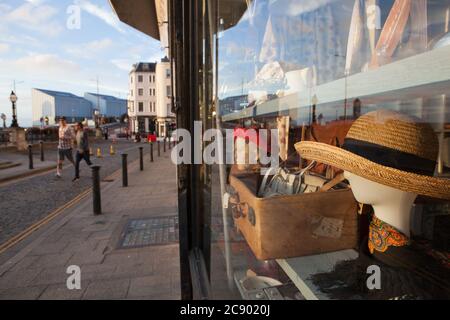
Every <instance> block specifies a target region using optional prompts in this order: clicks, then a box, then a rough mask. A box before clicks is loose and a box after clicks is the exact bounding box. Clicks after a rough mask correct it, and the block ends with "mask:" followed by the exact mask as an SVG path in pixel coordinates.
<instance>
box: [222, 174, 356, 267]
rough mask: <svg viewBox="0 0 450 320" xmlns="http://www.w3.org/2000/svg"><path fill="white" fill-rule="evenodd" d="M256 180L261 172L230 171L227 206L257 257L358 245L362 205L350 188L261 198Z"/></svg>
mask: <svg viewBox="0 0 450 320" xmlns="http://www.w3.org/2000/svg"><path fill="white" fill-rule="evenodd" d="M258 180H259V175H258V174H242V175H230V194H231V197H230V205H229V207H231V209H232V211H233V218H234V220H235V223H236V226H237V228H238V229H239V230H240V231H241V233H242V234H243V236H244V237H245V239H246V241H247V243H248V244H249V246H250V248H251V249H252V251H253V253H254V254H255V256H256V258H257V259H259V260H269V259H280V258H291V257H300V256H306V255H314V254H320V253H325V252H332V251H338V250H344V249H350V248H356V247H357V243H358V240H357V239H358V223H357V207H358V206H357V203H356V200H355V199H354V197H353V194H352V192H351V190H350V189H342V190H330V191H327V192H316V193H309V194H298V195H290V196H278V197H273V198H258V197H257V196H256V194H257V191H256V190H257V188H258Z"/></svg>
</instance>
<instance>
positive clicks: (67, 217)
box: [0, 146, 180, 300]
mask: <svg viewBox="0 0 450 320" xmlns="http://www.w3.org/2000/svg"><path fill="white" fill-rule="evenodd" d="M133 149H137V146H134V148H133ZM118 158H120V156H119V157H118ZM154 158H155V162H153V163H151V162H150V159H149V155H148V153H147V154H146V156H145V159H144V167H145V168H144V171H143V172H141V171H139V162H138V161H134V162H131V161H132V160H130V164H129V168H128V171H129V187H128V188H123V187H122V179H121V172H120V171H116V172H114V173H112V174H109V175H108V176H107V177H102V183H101V189H102V193H101V197H102V209H103V213H102V215H98V216H94V215H93V213H92V195H91V193H90V192H89V190H88V191H85V192H83V193H80V195H79V196H78V197H75V198H73V199H71V200H70V201H68V202H67V201H66V202H65V203H64V204H63V205H62V206H61V207H59V209H57V210H55V211H53V212H52V213H50V214H49V213H48V212H47V214H46V215H44V216H43V217H41V219H40V220H38V221H37V222H35V223H33V224H32V225H30V226H29V227H28V228H27V229H25V230H23V231H22V232H20V233H18V234H16V235H14V236H13V237H11V238H9V239H8V240H6V242H3V245H1V246H0V299H7V300H10V299H30V300H36V299H57V300H65V299H95V300H97V299H180V280H179V278H180V266H179V253H178V250H179V249H178V248H179V247H178V242H177V240H176V239H173V238H170V237H169V236H173V235H174V234H177V230H176V228H174V226H171V228H166V227H164V228H165V229H164V230H163V231H161V230H157V229H148V230H151V232H149V233H147V234H144V235H143V234H142V233H129V232H128V231H130V230H131V229H132V227H133V226H136V223H138V222H139V221H140V226H141V227H142V226H144V227H148V226H150V225H152V223H153V225H155V223H156V224H158V223H160V222H161V221H162V220H161V219H164V218H165V217H166V218H167V219H168V218H171V219H172V220H173V219H175V217H177V214H178V210H177V184H176V166H175V165H174V164H172V161H171V160H170V150H167V152H166V153H163V152H161V157H160V158H159V157H158V156H157V153H156V152H155V157H154ZM110 160H112V159H110ZM114 161H116V162H117V158H114ZM106 162H107V161H105V162H104V163H103V164H106ZM109 162H111V161H109ZM82 170H83V169H82ZM101 170H103V168H102V169H101ZM84 171H87V170H86V169H84ZM82 172H83V171H82ZM67 179H68V177H67ZM67 179H66V180H64V179H63V181H64V182H65V183H66V184H68V183H69V182H68V181H67ZM82 180H83V179H82ZM80 182H82V181H80ZM0 191H2V190H1V189H0ZM47 193H48V192H47ZM54 196H56V194H54ZM8 202H11V201H10V200H9V201H8ZM1 203H2V206H3V205H4V204H5V202H4V201H3V200H2V201H1ZM2 215H3V214H2ZM158 217H159V218H158ZM152 218H155V219H156V218H158V219H159V220H153V222H152V223H151V222H148V221H147V220H146V219H152ZM142 221H147V222H146V223H142ZM158 221H159V222H158ZM164 223H166V224H167V221H165V222H164ZM159 226H160V227H161V228H162V226H163V224H160V225H159ZM133 230H134V231H136V230H138V229H133ZM133 235H134V237H133ZM125 239H128V240H127V241H128V242H126V241H125ZM152 239H153V240H154V241H153V240H152ZM155 239H156V240H157V241H156V240H155ZM11 240H12V241H11ZM149 240H152V241H153V242H152V241H149ZM139 241H141V242H142V243H144V245H142V246H140V245H139ZM5 244H6V246H5ZM69 266H76V267H79V268H80V271H81V273H80V280H81V288H80V289H73V290H70V289H68V286H67V283H66V282H67V281H68V278H69V277H70V276H71V274H70V273H67V271H68V267H69Z"/></svg>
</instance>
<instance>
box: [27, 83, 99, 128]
mask: <svg viewBox="0 0 450 320" xmlns="http://www.w3.org/2000/svg"><path fill="white" fill-rule="evenodd" d="M31 97H32V108H33V125H40V124H41V119H42V118H43V119H45V118H48V120H49V121H48V124H49V125H54V124H56V123H57V122H58V119H59V118H60V117H66V119H67V121H69V122H76V121H83V120H84V119H91V118H92V112H93V111H92V104H91V102H89V101H88V100H86V99H85V98H83V97H79V96H76V95H74V94H72V93H68V92H59V91H52V90H44V89H32V92H31Z"/></svg>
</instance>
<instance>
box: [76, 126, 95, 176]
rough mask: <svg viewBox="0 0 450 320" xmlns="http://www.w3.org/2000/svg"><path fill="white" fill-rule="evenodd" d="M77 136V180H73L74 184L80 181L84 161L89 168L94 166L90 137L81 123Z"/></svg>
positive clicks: (77, 127)
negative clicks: (90, 151)
mask: <svg viewBox="0 0 450 320" xmlns="http://www.w3.org/2000/svg"><path fill="white" fill-rule="evenodd" d="M75 130H76V135H75V140H76V142H77V154H76V157H75V159H76V160H75V178H73V180H72V181H73V182H75V181H77V180H79V179H80V162H81V160H83V159H84V161H86V163H87V164H88V166H91V165H92V162H91V159H90V155H89V136H88V133H87V131H86V130H85V129H84V126H83V124H82V123H81V122H78V123H77V125H76V127H75Z"/></svg>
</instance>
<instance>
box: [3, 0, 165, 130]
mask: <svg viewBox="0 0 450 320" xmlns="http://www.w3.org/2000/svg"><path fill="white" fill-rule="evenodd" d="M78 13H79V14H78ZM78 17H79V19H78ZM163 55H164V51H163V49H162V48H161V46H160V44H159V42H158V41H156V40H153V39H151V38H150V37H148V36H146V35H144V34H143V33H140V32H139V31H137V30H135V29H133V28H131V27H129V26H127V25H126V24H124V23H122V22H120V21H119V19H118V18H117V17H116V15H115V13H114V11H113V10H112V8H111V6H110V4H109V1H108V0H52V1H50V0H9V1H4V0H0V113H5V114H6V116H7V125H9V124H10V122H11V102H10V101H9V96H10V93H11V90H12V89H13V88H14V81H15V82H16V94H17V96H18V98H19V99H18V102H17V110H18V121H19V125H21V126H23V127H26V126H30V125H31V122H32V120H31V118H32V116H31V110H32V108H31V89H32V88H41V89H49V90H57V91H67V92H71V93H74V94H77V95H83V94H84V92H96V91H97V81H96V79H97V77H98V79H99V89H100V93H102V94H110V95H114V96H117V97H120V98H126V96H127V92H128V73H129V71H130V70H131V68H132V65H133V64H134V63H137V62H139V61H148V62H155V61H157V60H159V59H161V58H162V56H163Z"/></svg>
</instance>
